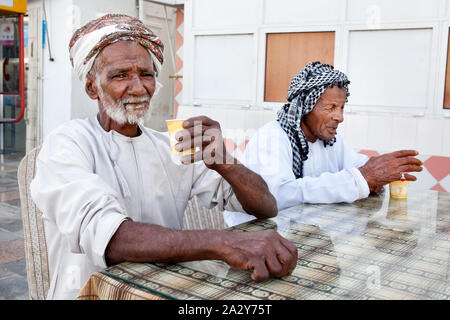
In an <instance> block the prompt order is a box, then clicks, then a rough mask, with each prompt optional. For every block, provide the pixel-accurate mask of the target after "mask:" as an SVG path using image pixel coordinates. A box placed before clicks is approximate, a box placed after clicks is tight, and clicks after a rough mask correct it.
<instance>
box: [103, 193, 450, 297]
mask: <svg viewBox="0 0 450 320" xmlns="http://www.w3.org/2000/svg"><path fill="white" fill-rule="evenodd" d="M269 228H270V229H275V230H277V231H278V232H279V233H280V234H281V235H283V236H284V237H286V238H287V239H289V240H290V241H292V242H293V243H294V244H295V245H296V246H297V248H298V250H299V251H298V252H299V255H298V263H297V267H296V269H295V270H294V272H293V273H292V274H291V275H289V276H286V277H283V278H280V279H270V280H268V281H265V282H262V283H255V282H253V281H252V280H251V278H250V273H249V272H247V271H239V270H234V269H231V268H229V267H228V266H227V265H226V264H225V263H223V262H221V261H199V262H189V263H180V264H162V263H156V264H153V263H121V264H118V265H115V266H112V267H110V268H108V269H106V270H104V271H102V273H103V274H104V275H106V276H108V277H111V278H114V279H115V280H118V281H120V282H123V283H125V284H128V285H130V286H132V287H134V288H136V289H139V290H142V291H145V292H148V293H151V294H153V295H156V296H159V297H161V298H166V299H444V300H448V299H449V298H450V289H449V274H450V266H449V254H450V253H449V252H450V238H449V236H450V234H449V232H450V193H441V192H436V191H416V190H410V194H409V197H408V199H407V200H395V199H391V198H390V197H389V194H388V193H386V192H384V193H382V194H381V195H379V196H370V197H369V198H367V199H364V200H360V201H357V202H355V203H352V204H330V205H308V204H305V205H302V206H297V207H292V208H289V209H287V210H284V211H281V212H280V213H279V215H278V216H277V217H276V218H274V219H269V220H253V221H251V222H248V223H245V224H241V225H238V226H235V227H233V228H230V229H229V230H230V231H256V230H263V229H269Z"/></svg>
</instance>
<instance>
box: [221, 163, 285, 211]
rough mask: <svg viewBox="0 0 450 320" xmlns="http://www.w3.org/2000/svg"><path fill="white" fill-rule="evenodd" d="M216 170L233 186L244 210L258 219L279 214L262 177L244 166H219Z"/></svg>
mask: <svg viewBox="0 0 450 320" xmlns="http://www.w3.org/2000/svg"><path fill="white" fill-rule="evenodd" d="M214 170H216V171H217V172H218V173H219V174H220V175H221V176H222V177H223V178H224V179H225V180H227V181H228V183H229V184H230V185H231V188H232V189H233V192H234V193H235V195H236V197H237V199H238V200H239V202H240V203H241V204H242V207H243V208H244V210H245V211H246V212H247V213H249V214H252V215H254V216H255V217H257V218H272V217H275V216H276V215H277V214H278V209H277V202H276V200H275V198H274V196H273V195H272V194H271V193H270V191H269V188H268V187H267V184H266V182H265V181H264V180H263V178H261V176H260V175H258V174H256V173H255V172H253V171H251V170H250V169H248V168H247V167H245V166H244V165H242V164H224V165H218V166H217V167H216V168H215V169H214Z"/></svg>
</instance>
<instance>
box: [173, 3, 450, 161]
mask: <svg viewBox="0 0 450 320" xmlns="http://www.w3.org/2000/svg"><path fill="white" fill-rule="evenodd" d="M449 27H450V1H447V0H430V1H422V0H412V1H411V0H408V1H407V0H397V1H388V0H318V1H313V2H312V1H309V0H264V1H262V0H248V1H245V2H243V1H239V0H229V1H222V0H186V1H185V20H184V74H183V77H184V88H183V103H182V105H181V106H180V108H179V115H178V116H179V117H180V118H186V117H189V116H192V115H198V114H207V115H210V116H212V117H214V118H215V119H217V120H219V121H220V122H221V123H222V127H223V128H225V129H227V128H232V127H240V128H242V129H247V128H257V127H259V126H261V125H262V124H264V123H266V122H267V121H270V120H274V119H275V114H276V111H277V110H279V109H280V107H281V106H282V103H272V102H265V101H264V85H265V84H264V78H265V54H266V52H265V50H266V35H267V33H279V32H306V31H334V32H335V59H334V61H335V63H334V65H335V67H336V68H338V69H340V70H342V71H343V72H345V73H347V74H348V76H349V78H350V80H351V81H352V84H351V85H350V92H351V96H350V98H349V103H348V104H347V106H346V113H345V121H344V123H343V124H342V125H341V127H340V129H339V132H340V133H341V134H342V135H343V136H344V137H345V139H346V140H347V141H348V142H349V143H350V144H351V145H352V146H353V147H354V148H355V149H371V150H379V151H392V150H395V149H399V148H414V149H418V150H419V151H420V152H421V153H423V154H430V155H444V156H450V139H445V137H449V132H450V110H444V109H443V108H442V106H443V96H444V84H445V70H446V59H447V41H448V30H449ZM233 37H234V38H235V39H236V41H234V42H236V45H234V44H233V41H232V40H230V38H233ZM205 39H206V40H210V41H209V42H208V41H205ZM244 39H245V43H239V41H244ZM212 43H215V46H216V47H215V48H211V44H212ZM217 46H219V48H217ZM220 46H221V47H220ZM208 53H209V54H210V55H208ZM243 61H245V63H244V65H240V64H243ZM221 70H222V71H221ZM223 70H226V72H224V71H223ZM299 71H300V70H299ZM212 84H214V86H212ZM232 85H234V86H237V87H239V88H240V89H243V90H244V91H245V92H241V91H239V90H238V93H239V94H238V95H234V94H233V92H231V91H232ZM219 86H223V87H219ZM227 86H228V89H227ZM205 88H209V90H208V92H207V93H206V92H205ZM225 89H226V90H229V92H228V94H226V93H224V92H223V91H224V90H225Z"/></svg>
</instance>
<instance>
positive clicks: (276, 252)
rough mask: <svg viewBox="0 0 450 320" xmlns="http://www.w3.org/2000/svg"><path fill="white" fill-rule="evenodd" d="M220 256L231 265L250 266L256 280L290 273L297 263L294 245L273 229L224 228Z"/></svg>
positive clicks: (237, 266)
mask: <svg viewBox="0 0 450 320" xmlns="http://www.w3.org/2000/svg"><path fill="white" fill-rule="evenodd" d="M220 251H221V259H220V260H223V261H225V262H226V263H227V264H229V265H230V266H231V267H232V268H235V269H240V270H253V272H252V276H251V277H252V279H253V280H254V281H256V282H259V281H264V280H266V279H268V278H270V277H276V278H278V277H283V276H286V275H288V274H290V273H291V272H292V271H293V270H294V269H295V266H296V265H297V258H298V253H297V247H296V246H295V245H293V244H292V243H291V242H289V241H288V240H286V239H285V238H283V237H282V236H280V235H279V234H278V233H277V232H276V231H274V230H264V231H256V232H227V233H226V234H225V237H224V246H223V248H222V249H221V250H220Z"/></svg>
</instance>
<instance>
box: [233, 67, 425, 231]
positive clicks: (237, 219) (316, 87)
mask: <svg viewBox="0 0 450 320" xmlns="http://www.w3.org/2000/svg"><path fill="white" fill-rule="evenodd" d="M349 83H350V81H349V80H348V79H347V76H346V75H345V74H344V73H342V72H340V71H339V70H337V69H335V68H334V67H333V66H330V65H328V64H325V63H321V62H317V61H316V62H311V63H308V64H307V65H306V66H305V68H304V69H303V70H302V71H300V72H299V73H298V74H297V75H295V76H294V77H293V78H292V80H291V82H290V86H289V90H288V93H287V100H288V103H286V104H285V105H284V106H283V107H282V108H281V110H280V111H279V112H278V118H277V121H272V122H269V123H267V124H266V125H264V126H263V127H261V128H260V129H259V130H258V131H257V132H256V134H255V135H254V136H253V137H252V139H251V140H250V141H249V143H248V144H247V147H246V150H245V165H246V166H247V167H248V168H250V169H251V170H253V171H255V172H257V173H259V174H260V175H261V176H262V177H263V179H264V180H265V181H266V183H267V185H268V186H269V189H270V191H271V193H272V194H273V195H274V196H275V198H276V200H277V205H278V209H279V210H282V209H285V208H288V207H292V206H296V205H299V204H302V203H337V202H353V201H355V200H358V199H362V198H365V197H367V196H369V194H370V192H373V193H378V192H380V191H381V188H382V187H383V185H385V184H388V183H390V182H392V181H394V180H400V178H401V177H402V174H404V176H405V178H406V179H407V180H413V181H414V180H416V178H415V177H414V176H412V175H409V174H407V173H406V172H413V171H416V172H417V171H421V170H422V167H421V165H422V162H421V161H420V160H419V159H417V158H415V157H414V156H416V155H418V152H417V151H414V150H401V151H396V152H393V153H389V154H385V155H381V156H379V157H372V158H370V159H369V158H368V157H367V156H366V155H363V154H358V153H356V152H355V151H354V150H353V149H352V148H351V147H350V146H348V145H347V144H346V143H345V141H344V140H343V139H342V137H341V136H339V135H338V134H336V130H337V128H338V125H339V124H340V123H341V122H342V121H344V117H343V112H344V105H345V103H346V102H347V97H348V96H349V94H350V93H349V90H348V85H349ZM253 218H254V217H252V216H249V215H247V214H245V213H240V212H237V213H233V212H226V213H225V220H226V222H227V223H228V225H234V224H237V223H241V222H243V221H247V220H250V219H253Z"/></svg>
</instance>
